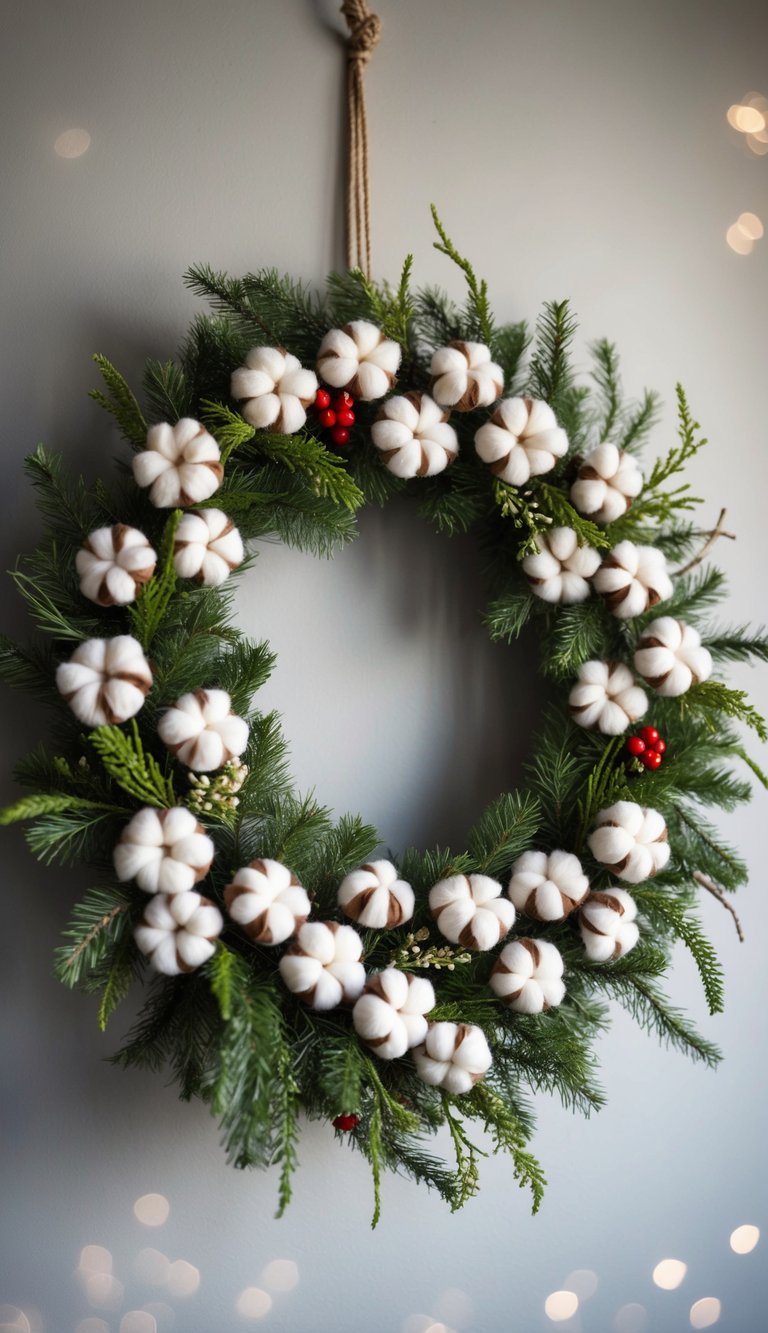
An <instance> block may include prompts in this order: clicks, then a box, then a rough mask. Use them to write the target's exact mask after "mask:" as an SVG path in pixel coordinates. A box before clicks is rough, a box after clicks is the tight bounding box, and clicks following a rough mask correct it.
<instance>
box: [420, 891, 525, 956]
mask: <svg viewBox="0 0 768 1333" xmlns="http://www.w3.org/2000/svg"><path fill="white" fill-rule="evenodd" d="M500 895H501V885H500V884H499V883H498V882H497V881H496V880H495V879H490V878H489V877H488V875H477V874H472V875H450V876H449V877H448V878H447V879H441V880H440V881H439V882H438V883H437V884H435V885H434V886H433V888H431V889H430V891H429V906H430V909H431V912H432V915H433V917H434V919H435V921H436V922H437V928H438V930H439V931H440V933H441V935H444V936H445V938H446V939H447V940H450V941H451V943H452V944H461V945H463V946H464V948H465V949H473V950H483V949H492V948H493V947H494V945H496V944H498V942H499V940H501V939H503V938H504V936H505V935H506V934H507V932H508V931H509V930H510V929H511V927H512V925H513V923H514V920H515V909H514V907H513V906H512V904H511V903H510V902H508V901H507V899H506V898H502V897H501V896H500Z"/></svg>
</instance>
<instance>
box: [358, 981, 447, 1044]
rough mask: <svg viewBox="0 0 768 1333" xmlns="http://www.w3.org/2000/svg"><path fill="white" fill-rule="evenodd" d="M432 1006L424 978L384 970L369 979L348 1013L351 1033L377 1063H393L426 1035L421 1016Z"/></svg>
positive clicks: (429, 989) (430, 985)
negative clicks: (386, 1061)
mask: <svg viewBox="0 0 768 1333" xmlns="http://www.w3.org/2000/svg"><path fill="white" fill-rule="evenodd" d="M434 1007H435V992H434V990H433V988H432V983H431V981H428V980H427V979H426V977H413V976H410V975H409V974H408V973H407V972H401V971H400V970H399V969H398V968H396V967H388V968H386V969H385V970H384V971H383V972H378V973H377V974H376V975H375V976H373V977H370V978H369V980H368V981H367V983H366V986H365V990H364V991H363V994H362V995H361V996H360V999H359V1000H358V1001H357V1003H356V1004H355V1007H354V1009H353V1010H352V1022H353V1023H354V1027H355V1031H356V1032H357V1034H358V1036H359V1037H361V1038H362V1040H363V1041H364V1042H365V1043H366V1044H367V1045H368V1046H370V1047H371V1049H372V1050H373V1052H374V1054H376V1055H378V1057H379V1059H380V1060H397V1059H398V1058H399V1057H400V1056H401V1055H405V1053H406V1051H408V1050H410V1049H411V1048H412V1047H413V1046H418V1045H419V1043H420V1042H423V1041H424V1039H425V1037H426V1035H427V1028H428V1023H427V1020H426V1018H425V1017H424V1015H425V1014H428V1013H429V1011H430V1010H431V1009H434Z"/></svg>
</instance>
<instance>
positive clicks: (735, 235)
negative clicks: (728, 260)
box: [725, 222, 754, 255]
mask: <svg viewBox="0 0 768 1333" xmlns="http://www.w3.org/2000/svg"><path fill="white" fill-rule="evenodd" d="M725 239H726V241H727V242H728V244H729V246H730V247H731V249H732V250H733V251H734V252H735V253H736V254H737V255H749V254H751V253H752V247H753V245H754V241H752V240H750V238H749V236H746V235H745V234H744V232H743V231H742V230H741V227H740V226H739V224H738V222H732V223H731V225H730V227H729V228H728V230H727V232H726V233H725Z"/></svg>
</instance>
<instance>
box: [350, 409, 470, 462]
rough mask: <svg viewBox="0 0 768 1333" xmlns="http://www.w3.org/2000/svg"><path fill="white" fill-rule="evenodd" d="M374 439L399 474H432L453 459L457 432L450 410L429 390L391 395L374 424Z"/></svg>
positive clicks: (457, 442)
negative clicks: (431, 395) (451, 424)
mask: <svg viewBox="0 0 768 1333" xmlns="http://www.w3.org/2000/svg"><path fill="white" fill-rule="evenodd" d="M371 439H372V440H373V443H374V445H375V446H376V448H377V449H378V450H379V451H380V453H381V456H382V460H383V461H384V463H385V464H386V466H387V467H388V468H389V471H390V472H393V473H394V475H395V476H396V477H403V478H406V479H407V478H410V477H433V476H435V474H436V473H437V472H443V471H444V470H445V468H446V467H448V464H449V463H452V462H453V461H454V459H455V458H456V455H457V453H458V451H459V440H458V436H457V434H456V432H455V430H454V429H453V427H452V426H449V425H448V414H447V412H443V410H442V408H441V407H438V405H437V403H436V402H435V401H434V399H432V398H430V397H429V394H426V393H407V394H400V395H397V396H396V397H394V398H388V399H387V401H386V403H385V404H384V406H383V407H382V408H381V411H380V412H379V415H378V417H377V418H376V421H374V423H373V426H372V427H371Z"/></svg>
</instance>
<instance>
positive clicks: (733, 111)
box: [726, 102, 765, 134]
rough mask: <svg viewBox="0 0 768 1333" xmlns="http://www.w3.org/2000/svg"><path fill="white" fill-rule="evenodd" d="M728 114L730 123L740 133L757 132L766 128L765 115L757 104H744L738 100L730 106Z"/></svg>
mask: <svg viewBox="0 0 768 1333" xmlns="http://www.w3.org/2000/svg"><path fill="white" fill-rule="evenodd" d="M726 115H727V117H728V124H729V125H731V126H732V127H733V129H735V130H738V131H739V133H740V134H755V133H756V131H757V130H762V129H765V116H764V115H763V113H762V111H759V110H758V108H757V107H756V106H744V105H743V104H742V103H738V102H737V103H735V104H734V105H733V106H729V108H728V111H727V112H726Z"/></svg>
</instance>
